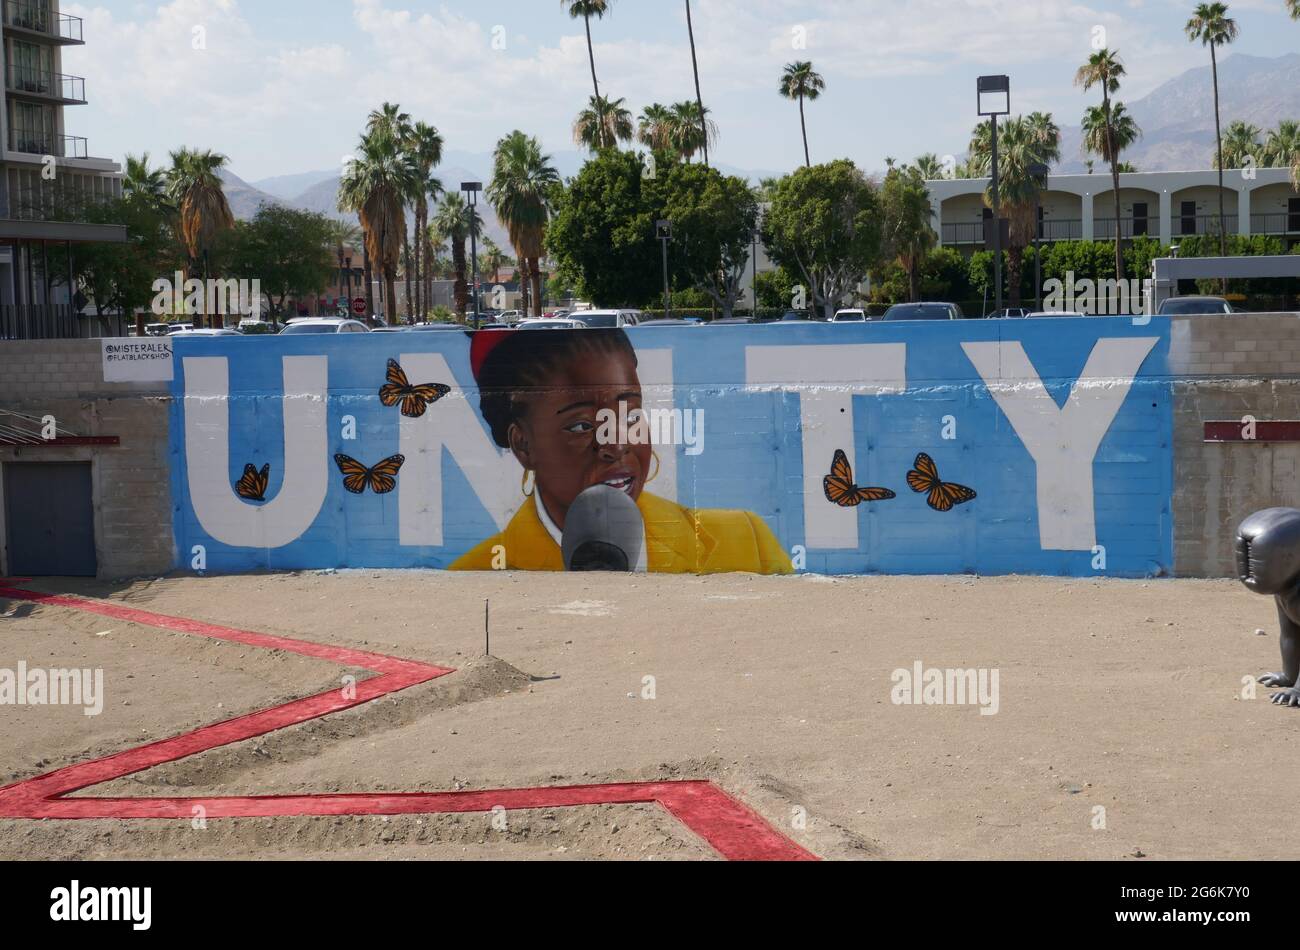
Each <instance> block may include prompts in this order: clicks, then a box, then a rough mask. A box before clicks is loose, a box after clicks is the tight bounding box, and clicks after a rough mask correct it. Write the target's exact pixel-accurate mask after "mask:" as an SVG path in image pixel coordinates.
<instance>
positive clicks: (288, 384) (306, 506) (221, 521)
mask: <svg viewBox="0 0 1300 950" xmlns="http://www.w3.org/2000/svg"><path fill="white" fill-rule="evenodd" d="M184 364H185V401H184V405H183V412H184V414H185V470H186V477H187V485H188V488H189V493H190V504H191V505H192V506H193V508H194V514H195V516H196V517H197V518H198V520H199V524H200V525H201V526H202V528H203V530H204V531H206V532H207V533H208V534H209V535H210V536H211V537H212V539H213V540H215V541H219V542H221V543H222V544H228V545H230V546H231V547H240V548H280V547H284V546H285V545H286V544H290V543H292V542H293V541H296V540H297V539H298V538H299V537H301V536H302V534H303V532H304V531H306V530H307V529H308V528H309V527H311V524H312V522H314V521H315V520H316V516H317V515H318V514H319V513H320V510H321V506H322V505H323V504H324V503H325V494H326V492H327V491H328V490H329V470H328V462H329V457H328V456H329V443H328V437H327V432H326V422H327V411H328V402H327V397H328V392H329V358H328V357H325V356H286V357H284V363H283V366H284V400H283V403H284V481H283V485H284V488H283V489H282V490H281V491H280V493H279V494H278V495H277V496H276V497H275V498H274V499H272V500H271V501H270V502H267V503H266V504H262V505H251V504H248V503H247V502H245V501H243V500H241V499H240V498H239V497H238V496H237V495H236V494H235V491H234V488H233V486H232V485H231V483H230V406H229V402H230V370H229V365H228V363H227V360H226V358H225V357H187V358H186V359H185V360H184ZM248 461H249V462H254V461H256V460H254V459H249V460H248ZM260 464H261V463H260V462H259V465H260Z"/></svg>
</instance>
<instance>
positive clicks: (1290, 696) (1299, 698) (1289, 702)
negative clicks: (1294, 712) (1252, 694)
mask: <svg viewBox="0 0 1300 950" xmlns="http://www.w3.org/2000/svg"><path fill="white" fill-rule="evenodd" d="M1273 705H1274V706H1300V689H1295V688H1294V687H1293V688H1291V689H1284V690H1282V691H1281V692H1280V693H1274V694H1273Z"/></svg>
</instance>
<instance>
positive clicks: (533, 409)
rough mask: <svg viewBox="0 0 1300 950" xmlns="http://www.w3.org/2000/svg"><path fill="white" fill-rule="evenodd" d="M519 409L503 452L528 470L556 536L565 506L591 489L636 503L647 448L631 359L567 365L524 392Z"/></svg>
mask: <svg viewBox="0 0 1300 950" xmlns="http://www.w3.org/2000/svg"><path fill="white" fill-rule="evenodd" d="M525 405H526V407H527V408H526V409H525V411H524V412H523V414H522V416H521V418H520V420H519V421H518V422H517V423H515V424H514V425H512V426H511V427H510V448H511V450H512V451H513V452H514V453H515V457H516V458H517V459H519V462H520V464H521V465H523V466H524V468H527V469H532V470H533V471H534V472H536V475H537V483H536V484H537V489H536V490H537V492H538V493H539V495H540V497H541V500H542V502H543V503H544V504H545V505H546V511H547V513H548V514H549V515H550V516H551V518H552V520H553V521H554V522H555V524H556V527H558V528H560V530H564V519H565V516H566V515H567V514H568V512H569V506H570V505H572V504H573V502H574V500H575V499H576V498H577V497H578V496H579V495H581V494H582V493H583V492H584V491H586V490H587V489H588V488H591V487H593V486H595V485H601V484H604V485H610V486H612V487H614V488H617V489H618V490H619V491H625V492H627V494H628V496H629V497H631V498H632V500H633V501H635V500H637V499H638V498H640V497H641V492H642V490H643V489H644V488H645V484H646V476H647V475H649V473H650V462H651V457H652V454H653V448H652V446H651V445H650V444H649V440H648V439H647V438H646V437H645V434H644V433H645V431H646V430H645V425H644V422H643V421H641V414H642V407H641V380H640V379H639V378H638V377H637V372H636V366H635V365H634V363H633V361H632V359H631V357H629V356H628V355H626V354H622V353H619V354H615V355H610V356H604V357H599V358H596V359H587V360H583V359H581V358H579V359H574V360H572V361H571V362H570V363H569V364H568V365H566V366H564V367H563V368H562V369H560V370H559V371H557V372H555V373H554V374H552V376H551V378H550V379H548V380H546V381H545V382H544V383H543V384H542V385H541V387H539V389H538V390H537V391H534V392H530V393H529V394H528V395H527V397H526V399H525ZM611 418H612V419H613V420H614V421H613V424H610V422H609V420H610V419H611ZM620 418H623V419H626V420H627V422H626V425H619V424H618V421H619V419H620ZM639 421H640V425H637V423H638V422H639ZM602 422H603V423H605V424H604V425H602Z"/></svg>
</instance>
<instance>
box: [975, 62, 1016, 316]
mask: <svg viewBox="0 0 1300 950" xmlns="http://www.w3.org/2000/svg"><path fill="white" fill-rule="evenodd" d="M976 92H977V94H978V97H979V114H980V115H981V116H988V119H989V126H990V130H991V132H992V138H993V140H992V146H993V154H992V159H993V169H992V171H993V183H992V197H993V274H994V277H993V285H994V288H995V291H996V295H997V309H996V310H995V311H994V312H996V313H1000V312H1001V311H1002V210H1001V207H1000V205H1001V202H1000V201H999V198H998V116H1000V115H1010V114H1011V78H1010V77H1009V76H980V77H979V79H978V80H976Z"/></svg>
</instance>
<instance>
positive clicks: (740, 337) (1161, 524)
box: [172, 318, 1173, 576]
mask: <svg viewBox="0 0 1300 950" xmlns="http://www.w3.org/2000/svg"><path fill="white" fill-rule="evenodd" d="M1167 353H1168V323H1167V322H1166V321H1162V320H1158V319H1157V320H1152V321H1151V322H1150V323H1148V324H1147V325H1145V326H1138V325H1135V324H1134V323H1133V322H1132V321H1130V320H1127V319H1108V318H1090V319H1074V320H1056V321H962V322H958V323H943V324H901V325H895V324H865V325H864V324H859V325H856V326H852V325H826V324H809V325H794V326H791V325H777V326H750V327H694V328H691V327H681V328H676V327H674V328H667V327H665V328H643V329H632V330H630V331H622V330H586V331H565V330H546V331H518V330H516V331H504V330H502V331H482V332H479V333H477V334H470V333H456V332H446V333H436V334H435V333H408V334H401V335H395V334H373V335H367V336H349V337H346V338H343V337H330V336H322V337H307V336H304V337H278V338H274V339H269V338H263V339H257V338H247V339H239V338H215V339H204V340H194V341H177V346H176V379H175V382H174V384H173V385H174V393H175V395H176V397H177V398H176V400H175V402H174V410H173V412H174V416H173V426H172V433H173V435H172V443H173V444H172V452H173V456H174V459H173V461H174V464H173V467H172V471H173V481H174V485H173V488H174V498H175V499H176V500H177V504H176V519H175V532H176V539H177V547H178V561H179V563H180V566H181V567H183V568H187V567H195V565H201V567H202V569H204V570H207V571H216V572H237V571H248V570H259V569H312V568H338V567H358V568H360V567H367V568H380V567H434V568H447V569H454V570H494V569H512V570H514V569H518V570H555V571H560V570H565V569H566V564H567V565H569V566H570V568H572V567H573V566H574V565H575V564H577V563H578V561H576V560H573V559H572V557H571V555H572V549H573V548H574V547H575V543H576V542H577V541H582V542H584V543H587V555H584V556H582V557H581V558H580V560H581V562H582V563H584V564H586V563H604V562H603V560H602V559H601V558H600V557H596V558H595V559H594V560H592V558H591V557H590V554H591V551H592V550H593V549H592V548H591V545H595V548H594V550H597V552H599V550H600V549H601V548H602V547H604V548H613V549H616V550H619V551H623V552H624V553H625V554H626V556H627V558H628V560H627V567H628V569H631V570H640V571H652V572H668V573H683V572H697V573H717V572H730V571H747V572H753V573H760V574H779V573H790V572H792V571H814V572H826V573H862V572H877V571H879V572H890V573H960V572H975V573H986V574H999V573H1010V572H1016V573H1052V574H1074V575H1090V574H1098V573H1107V574H1112V575H1118V576H1148V575H1158V574H1161V573H1167V572H1168V571H1169V570H1170V567H1171V564H1172V546H1173V543H1172V537H1171V527H1170V525H1171V520H1170V501H1171V495H1172V484H1171V483H1172V450H1171V433H1172V409H1171V394H1170V391H1169V389H1170V387H1169V381H1168V379H1167V375H1166V373H1167V370H1166V363H1167ZM828 463H829V465H828ZM571 515H572V517H571ZM602 532H603V533H602ZM619 532H622V534H619ZM606 534H608V536H606ZM579 535H581V537H578V536H579ZM619 538H624V539H625V540H619ZM566 542H567V544H566ZM566 552H567V553H566ZM566 557H569V559H568V560H566ZM611 563H614V564H621V563H623V562H620V561H618V560H617V559H616V560H614V561H613V562H611Z"/></svg>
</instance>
